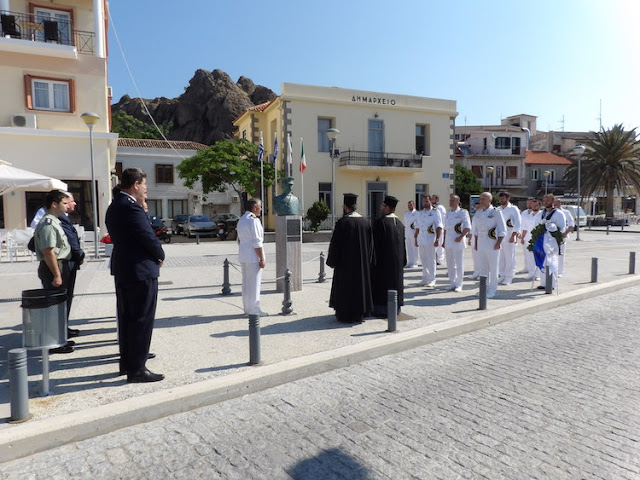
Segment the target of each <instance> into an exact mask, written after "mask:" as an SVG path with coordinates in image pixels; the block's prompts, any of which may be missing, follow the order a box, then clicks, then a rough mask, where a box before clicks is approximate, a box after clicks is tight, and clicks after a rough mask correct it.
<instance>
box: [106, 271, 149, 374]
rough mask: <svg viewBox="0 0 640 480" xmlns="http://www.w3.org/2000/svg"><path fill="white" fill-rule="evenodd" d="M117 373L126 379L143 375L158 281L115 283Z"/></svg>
mask: <svg viewBox="0 0 640 480" xmlns="http://www.w3.org/2000/svg"><path fill="white" fill-rule="evenodd" d="M116 300H117V310H118V331H119V346H120V370H123V371H126V372H127V373H128V374H129V375H140V374H142V373H143V372H144V369H145V365H146V362H147V357H148V355H149V346H150V345H151V334H152V332H153V323H154V321H155V316H156V305H157V303H158V279H157V278H153V279H150V280H142V281H138V282H126V283H118V282H117V281H116Z"/></svg>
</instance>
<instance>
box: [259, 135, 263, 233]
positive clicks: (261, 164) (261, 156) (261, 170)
mask: <svg viewBox="0 0 640 480" xmlns="http://www.w3.org/2000/svg"><path fill="white" fill-rule="evenodd" d="M260 148H262V153H261V154H260V155H259V157H260V201H261V202H264V142H263V140H262V131H260ZM260 220H261V221H262V227H263V228H264V208H262V209H260Z"/></svg>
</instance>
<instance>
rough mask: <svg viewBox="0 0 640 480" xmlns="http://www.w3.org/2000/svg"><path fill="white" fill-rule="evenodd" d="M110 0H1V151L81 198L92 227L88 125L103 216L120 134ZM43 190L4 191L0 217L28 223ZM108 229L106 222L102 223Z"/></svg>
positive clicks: (10, 223) (13, 224)
mask: <svg viewBox="0 0 640 480" xmlns="http://www.w3.org/2000/svg"><path fill="white" fill-rule="evenodd" d="M106 8H107V3H106V0H49V1H47V2H37V3H35V2H29V1H23V0H0V14H1V19H2V24H1V32H0V84H1V85H2V95H1V96H0V159H2V160H5V161H7V162H10V163H12V164H13V165H14V166H15V167H18V168H21V169H24V170H30V171H33V172H36V173H40V174H43V175H47V176H50V177H55V178H58V179H60V180H62V181H64V182H65V183H67V184H68V186H69V190H70V191H71V192H72V193H73V194H74V197H75V198H76V200H77V202H78V213H79V217H76V218H75V219H74V220H75V221H78V222H80V223H81V224H82V225H83V226H85V227H87V229H88V230H93V223H94V222H93V213H92V211H93V209H92V205H93V204H92V195H91V178H92V173H91V156H90V142H89V129H88V128H87V125H86V124H85V122H84V121H83V120H82V118H81V115H82V113H83V112H92V113H96V114H97V115H98V116H99V117H100V119H99V120H98V122H97V124H96V125H95V127H94V130H93V133H94V135H93V136H94V149H93V150H94V158H95V164H94V165H95V178H96V182H97V185H98V202H97V203H98V218H99V225H100V226H101V228H103V220H104V214H105V211H106V209H107V206H108V204H109V201H110V198H111V170H112V169H113V168H115V156H116V149H117V135H115V134H110V133H108V132H109V130H110V107H109V103H110V98H109V89H108V87H107V54H106V28H107V23H106V16H107V15H106ZM42 200H43V194H42V192H24V191H15V192H12V193H9V194H7V195H3V196H2V197H0V212H1V213H0V215H1V216H0V223H4V225H2V226H3V227H4V228H24V227H25V226H27V225H28V223H29V221H30V220H31V218H32V217H33V214H34V213H35V211H36V210H37V209H38V208H39V207H40V206H41V205H42ZM103 231H104V228H103Z"/></svg>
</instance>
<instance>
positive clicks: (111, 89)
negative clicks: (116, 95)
mask: <svg viewBox="0 0 640 480" xmlns="http://www.w3.org/2000/svg"><path fill="white" fill-rule="evenodd" d="M107 97H109V98H113V87H107Z"/></svg>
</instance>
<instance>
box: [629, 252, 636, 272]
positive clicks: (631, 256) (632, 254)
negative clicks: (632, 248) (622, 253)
mask: <svg viewBox="0 0 640 480" xmlns="http://www.w3.org/2000/svg"><path fill="white" fill-rule="evenodd" d="M635 273H636V252H629V275H633V274H635Z"/></svg>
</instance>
